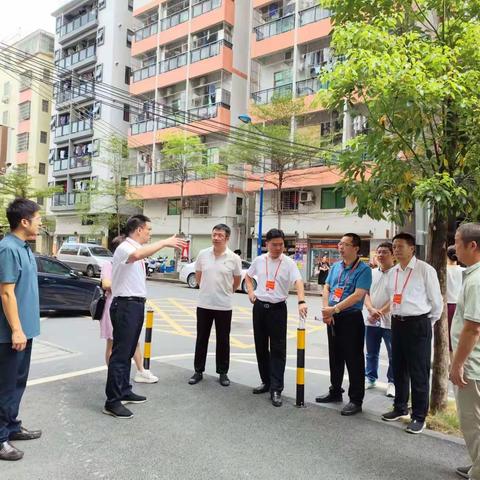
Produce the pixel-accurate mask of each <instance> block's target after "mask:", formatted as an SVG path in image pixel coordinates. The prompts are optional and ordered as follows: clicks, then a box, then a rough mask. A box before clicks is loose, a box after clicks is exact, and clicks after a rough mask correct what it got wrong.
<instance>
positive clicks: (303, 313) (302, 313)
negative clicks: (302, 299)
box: [298, 303, 308, 318]
mask: <svg viewBox="0 0 480 480" xmlns="http://www.w3.org/2000/svg"><path fill="white" fill-rule="evenodd" d="M307 313H308V307H307V304H306V303H301V304H300V305H299V306H298V314H299V315H300V318H307Z"/></svg>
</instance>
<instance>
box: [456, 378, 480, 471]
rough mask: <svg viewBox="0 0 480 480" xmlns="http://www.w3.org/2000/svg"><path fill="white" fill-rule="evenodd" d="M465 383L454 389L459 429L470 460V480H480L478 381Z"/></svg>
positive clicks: (479, 393)
mask: <svg viewBox="0 0 480 480" xmlns="http://www.w3.org/2000/svg"><path fill="white" fill-rule="evenodd" d="M467 382H468V385H467V386H465V387H464V388H458V387H456V388H455V398H456V400H457V411H458V417H459V419H460V428H461V429H462V433H463V437H464V438H465V443H466V444H467V449H468V453H469V454H470V457H471V459H472V468H471V470H470V478H471V480H480V381H478V380H477V381H475V380H467Z"/></svg>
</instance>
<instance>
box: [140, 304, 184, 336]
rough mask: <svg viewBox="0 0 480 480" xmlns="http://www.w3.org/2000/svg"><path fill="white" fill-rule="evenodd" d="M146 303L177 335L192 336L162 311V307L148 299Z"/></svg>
mask: <svg viewBox="0 0 480 480" xmlns="http://www.w3.org/2000/svg"><path fill="white" fill-rule="evenodd" d="M147 303H148V305H149V306H151V307H152V308H153V309H154V310H155V311H156V312H157V313H158V314H159V315H160V317H162V319H163V320H165V322H167V323H168V324H169V325H170V326H171V327H172V328H173V329H174V330H176V331H177V332H178V334H179V335H183V336H184V337H192V334H191V333H190V332H189V331H188V330H185V329H184V328H183V327H182V326H181V325H180V324H179V323H177V322H176V321H175V320H174V319H173V318H172V317H170V315H167V314H166V313H164V312H163V311H162V309H161V308H160V307H158V306H157V305H156V304H155V303H154V302H152V301H150V300H149V301H148V302H147Z"/></svg>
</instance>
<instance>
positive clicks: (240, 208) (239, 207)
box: [235, 197, 243, 215]
mask: <svg viewBox="0 0 480 480" xmlns="http://www.w3.org/2000/svg"><path fill="white" fill-rule="evenodd" d="M235 210H236V214H237V215H242V212H243V198H242V197H237V207H236V209H235Z"/></svg>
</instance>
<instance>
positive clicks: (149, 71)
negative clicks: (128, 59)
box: [132, 62, 157, 83]
mask: <svg viewBox="0 0 480 480" xmlns="http://www.w3.org/2000/svg"><path fill="white" fill-rule="evenodd" d="M155 63H156V62H155ZM156 74H157V65H156V64H154V65H149V66H148V67H143V68H140V69H139V70H135V71H134V72H133V73H132V77H133V82H134V83H135V82H140V81H142V80H145V79H147V78H151V77H154V76H155V75H156Z"/></svg>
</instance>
